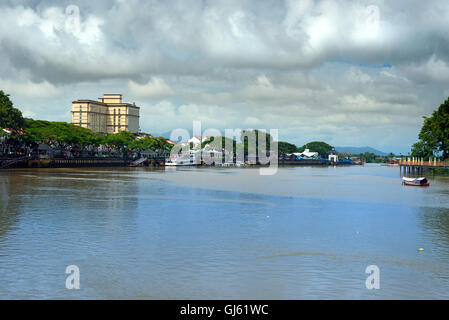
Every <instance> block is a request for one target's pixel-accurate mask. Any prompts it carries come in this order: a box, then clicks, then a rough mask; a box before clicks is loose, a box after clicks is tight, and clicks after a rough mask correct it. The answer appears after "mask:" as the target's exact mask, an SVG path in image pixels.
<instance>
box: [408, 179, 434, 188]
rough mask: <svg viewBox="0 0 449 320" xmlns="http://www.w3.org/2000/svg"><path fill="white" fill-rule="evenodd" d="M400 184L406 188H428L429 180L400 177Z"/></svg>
mask: <svg viewBox="0 0 449 320" xmlns="http://www.w3.org/2000/svg"><path fill="white" fill-rule="evenodd" d="M402 184H403V185H406V186H413V187H428V186H430V183H429V180H427V178H425V177H422V178H406V177H402Z"/></svg>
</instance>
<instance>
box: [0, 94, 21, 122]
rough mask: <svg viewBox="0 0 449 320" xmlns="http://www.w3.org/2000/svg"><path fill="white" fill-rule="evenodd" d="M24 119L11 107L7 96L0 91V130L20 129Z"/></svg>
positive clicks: (18, 111) (17, 110) (11, 104)
mask: <svg viewBox="0 0 449 320" xmlns="http://www.w3.org/2000/svg"><path fill="white" fill-rule="evenodd" d="M23 126H24V119H23V117H22V112H20V110H19V109H16V108H14V107H13V103H12V101H11V100H10V99H9V94H5V93H4V92H3V91H1V90H0V128H10V129H14V130H19V129H22V128H23Z"/></svg>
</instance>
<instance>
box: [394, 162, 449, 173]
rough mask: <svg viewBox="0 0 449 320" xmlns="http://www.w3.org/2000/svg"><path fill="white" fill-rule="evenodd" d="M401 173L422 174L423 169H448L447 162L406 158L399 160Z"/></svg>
mask: <svg viewBox="0 0 449 320" xmlns="http://www.w3.org/2000/svg"><path fill="white" fill-rule="evenodd" d="M399 168H400V173H401V175H409V174H411V175H422V174H423V173H424V171H425V170H433V169H449V162H447V161H440V160H437V159H429V160H424V159H423V158H407V159H405V160H400V161H399Z"/></svg>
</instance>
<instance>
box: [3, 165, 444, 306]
mask: <svg viewBox="0 0 449 320" xmlns="http://www.w3.org/2000/svg"><path fill="white" fill-rule="evenodd" d="M430 182H431V186H430V188H416V187H404V186H402V185H401V179H400V176H399V168H394V167H385V166H379V165H367V166H364V167H361V166H352V167H344V168H343V167H341V168H332V167H324V168H322V167H291V168H280V169H279V170H278V173H277V174H276V175H274V176H261V175H259V170H258V169H239V168H223V169H216V168H165V169H160V170H154V169H153V170H152V169H148V168H101V169H40V170H37V169H34V170H28V169H17V170H10V171H0V192H1V194H0V298H2V299H18V298H25V299H79V298H81V299H85V298H86V299H93V298H95V299H416V298H417V299H448V298H449V179H448V178H444V177H438V178H437V177H434V178H432V177H430ZM419 248H423V249H424V251H423V252H418V249H419ZM69 265H76V266H78V268H79V270H80V290H68V289H67V288H66V278H67V277H68V275H67V274H66V273H65V271H66V267H67V266H69ZM369 265H376V266H378V268H379V270H380V274H379V279H380V289H379V290H368V289H367V288H366V285H365V282H366V279H367V277H368V276H369V274H367V273H365V271H366V268H367V266H369Z"/></svg>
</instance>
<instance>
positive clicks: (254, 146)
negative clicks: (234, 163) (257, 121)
mask: <svg viewBox="0 0 449 320" xmlns="http://www.w3.org/2000/svg"><path fill="white" fill-rule="evenodd" d="M259 135H260V136H261V137H260V141H261V142H262V143H263V145H261V146H259V142H260V141H259ZM264 136H265V139H264V138H263V137H264ZM240 140H241V142H242V144H243V146H244V152H245V154H248V153H256V152H259V149H261V150H264V151H268V150H270V147H271V143H272V142H273V138H272V137H271V135H270V134H269V133H266V132H263V131H259V130H242V132H241V134H240Z"/></svg>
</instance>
